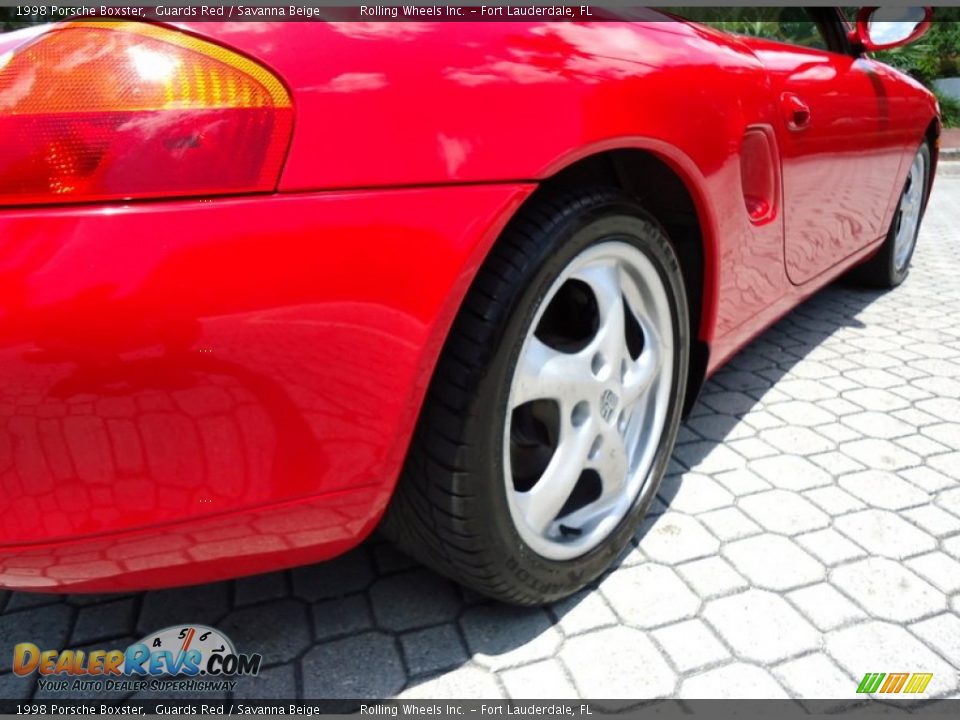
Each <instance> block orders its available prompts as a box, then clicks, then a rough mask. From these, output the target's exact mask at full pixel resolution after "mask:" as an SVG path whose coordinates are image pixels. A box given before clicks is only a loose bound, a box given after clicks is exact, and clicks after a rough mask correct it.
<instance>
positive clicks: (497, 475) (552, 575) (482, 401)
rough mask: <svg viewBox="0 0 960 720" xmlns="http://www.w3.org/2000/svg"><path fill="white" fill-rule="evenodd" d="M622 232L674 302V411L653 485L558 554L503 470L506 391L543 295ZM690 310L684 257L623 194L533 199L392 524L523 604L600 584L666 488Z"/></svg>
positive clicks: (439, 383) (501, 248)
mask: <svg viewBox="0 0 960 720" xmlns="http://www.w3.org/2000/svg"><path fill="white" fill-rule="evenodd" d="M612 238H616V239H618V240H621V241H624V242H627V243H629V244H631V245H633V246H635V247H636V248H638V249H639V250H640V251H641V252H642V253H644V255H645V256H646V257H647V258H648V259H650V260H651V261H652V262H653V264H654V265H655V267H656V270H657V273H658V275H659V276H660V277H661V279H662V280H663V284H664V285H665V286H666V289H667V294H668V295H669V299H670V302H671V303H672V308H671V314H672V323H673V332H674V335H673V337H674V338H676V342H675V343H674V345H675V348H674V353H673V356H674V362H673V372H672V376H673V377H672V391H671V393H670V401H669V405H670V407H669V408H668V410H667V413H666V420H665V426H664V429H663V431H662V435H661V438H660V442H659V445H658V446H657V449H656V454H655V455H654V460H653V464H652V468H651V470H650V472H649V474H648V475H647V479H646V482H645V484H644V486H643V488H642V490H641V491H640V493H639V495H638V497H637V498H636V500H635V501H634V504H633V505H632V506H631V508H630V510H629V512H628V513H627V514H626V516H625V517H624V518H623V519H622V520H621V521H620V523H619V524H618V525H617V526H616V527H615V529H614V530H613V532H611V534H610V535H609V536H607V537H606V539H605V540H604V541H603V542H602V543H601V544H600V545H599V546H597V547H595V548H593V549H592V550H590V551H589V552H587V553H586V554H583V555H581V556H579V557H576V558H574V559H571V560H563V561H556V560H549V559H546V558H545V557H543V556H541V555H539V554H537V553H536V552H534V551H533V550H532V549H531V548H530V547H529V546H528V545H527V544H526V543H525V542H524V541H523V540H522V539H521V537H520V535H519V534H518V532H517V529H516V527H515V526H514V523H513V521H512V519H511V516H510V512H509V508H508V505H507V499H506V496H507V492H506V489H505V483H504V480H503V476H504V468H503V462H502V459H501V458H502V447H503V446H502V443H503V434H502V433H503V428H504V422H505V413H506V408H507V396H508V394H509V388H510V382H511V378H512V376H513V370H514V366H515V363H516V359H517V356H518V353H519V350H520V347H521V345H522V342H523V339H524V337H526V334H527V332H528V330H529V329H530V326H531V323H532V321H533V317H534V314H535V312H536V310H537V307H538V305H539V304H540V302H541V301H542V299H543V298H544V296H545V294H546V293H547V292H548V290H549V288H550V287H551V284H552V283H553V281H554V279H555V278H557V277H558V276H559V274H560V273H561V272H562V270H563V268H564V267H566V266H567V265H568V264H569V263H570V262H571V259H572V258H574V257H576V256H577V255H578V253H580V252H581V251H583V250H584V249H585V248H587V247H590V246H591V245H594V244H597V243H600V242H602V241H604V240H608V239H612ZM688 356H689V320H688V310H687V300H686V293H685V289H684V285H683V279H682V276H681V270H680V265H679V262H678V260H677V256H676V253H675V252H674V249H673V247H672V246H671V243H670V241H669V239H668V237H667V235H666V233H665V232H664V230H663V228H662V227H661V226H660V225H659V224H658V223H657V221H656V220H655V219H654V218H653V217H652V216H651V215H650V214H649V213H648V212H646V211H645V210H644V209H643V208H642V207H641V206H640V205H638V204H637V203H636V202H635V201H634V200H632V199H630V198H629V197H627V196H625V195H624V194H623V193H621V192H619V191H616V190H606V189H600V190H594V191H590V192H580V193H575V194H567V195H563V196H560V197H549V196H546V195H543V196H540V197H538V198H536V199H535V200H534V201H533V202H531V203H528V205H527V207H526V208H524V209H523V210H521V212H520V213H519V214H518V216H517V217H516V218H515V219H514V220H513V221H511V223H510V225H509V227H508V228H507V229H506V230H505V231H504V233H503V235H502V236H501V237H500V239H499V240H498V241H497V243H496V245H495V247H494V248H493V249H492V250H491V253H490V255H489V257H488V258H487V260H486V261H485V263H484V264H483V266H482V268H481V269H480V271H479V273H478V275H477V277H476V279H475V281H474V283H473V285H472V287H471V289H470V291H469V293H468V295H467V297H466V299H465V301H464V304H463V307H462V308H461V310H460V312H459V315H458V316H457V318H456V320H455V322H454V325H453V328H452V329H451V332H450V335H449V337H448V339H447V342H446V345H445V347H444V349H443V352H442V354H441V357H440V360H439V363H438V366H437V368H436V371H435V374H434V377H433V380H432V382H431V385H430V388H429V390H428V393H427V397H426V400H425V404H424V407H423V410H422V412H421V416H420V418H419V421H418V425H417V428H416V430H415V434H414V437H413V440H412V442H411V447H410V449H409V452H408V456H407V459H406V463H405V467H404V470H403V473H402V476H401V478H400V481H399V484H398V487H397V490H396V493H395V495H394V497H393V499H392V501H391V504H390V506H389V508H388V511H387V514H386V516H385V518H384V521H383V525H382V529H383V531H384V534H385V535H386V536H387V537H389V538H390V539H392V540H393V541H394V542H395V543H396V544H397V545H398V546H399V547H400V549H401V550H403V551H405V552H406V553H408V554H409V555H411V556H413V557H415V558H416V559H418V560H420V561H421V562H423V563H424V564H426V565H428V566H429V567H431V568H433V569H434V570H436V571H438V572H440V573H442V574H444V575H447V576H448V577H451V578H453V579H454V580H456V581H458V582H460V583H462V584H463V585H466V586H468V587H470V588H472V589H474V590H476V591H478V592H480V593H482V594H484V595H487V596H490V597H492V598H495V599H498V600H501V601H505V602H508V603H513V604H518V605H539V604H544V603H548V602H551V601H554V600H557V599H560V598H563V597H565V596H567V595H570V594H571V593H574V592H576V591H577V590H579V589H581V588H582V587H584V586H585V585H587V584H588V583H590V582H591V581H593V580H595V579H596V578H597V577H598V576H599V575H600V574H602V573H603V572H604V570H606V569H607V568H608V567H609V565H610V564H611V563H612V562H613V560H614V559H615V558H616V557H617V556H618V555H619V554H620V553H621V551H622V550H623V548H624V547H625V546H626V545H627V543H628V542H629V541H630V539H631V537H632V536H633V534H634V533H635V531H636V528H637V526H638V525H639V522H640V520H641V519H642V518H643V516H644V515H645V513H646V510H647V508H648V506H649V505H650V502H651V501H652V499H653V498H654V496H655V494H656V490H657V487H658V486H659V484H660V480H661V478H662V476H663V473H664V470H665V468H666V466H667V463H668V461H669V459H670V455H671V452H672V449H673V445H674V442H675V440H676V434H677V429H678V426H679V423H680V417H681V410H682V405H683V397H684V392H685V389H686V381H687V365H688Z"/></svg>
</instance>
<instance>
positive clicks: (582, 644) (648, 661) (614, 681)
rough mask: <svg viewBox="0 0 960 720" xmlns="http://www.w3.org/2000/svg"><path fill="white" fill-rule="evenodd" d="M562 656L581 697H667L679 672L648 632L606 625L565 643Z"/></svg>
mask: <svg viewBox="0 0 960 720" xmlns="http://www.w3.org/2000/svg"><path fill="white" fill-rule="evenodd" d="M560 659H561V660H562V661H563V664H564V665H566V667H567V669H568V670H569V671H570V675H571V676H572V677H573V682H574V684H575V685H576V686H577V690H579V691H580V695H581V697H587V698H597V699H616V698H628V699H633V698H637V697H642V698H653V697H665V696H667V695H670V694H672V693H673V690H674V686H675V685H676V675H675V674H674V672H673V670H671V669H670V666H669V665H668V664H667V661H666V660H665V659H664V657H663V655H662V654H661V653H660V651H659V650H658V649H657V648H656V646H655V645H654V644H653V642H651V640H650V639H649V638H648V637H647V635H646V634H644V633H642V632H640V631H639V630H633V629H629V628H622V629H620V628H616V629H615V628H606V629H603V630H597V632H595V633H589V634H587V635H580V636H578V637H575V638H572V639H571V640H568V641H567V642H566V643H564V646H563V649H562V650H561V651H560Z"/></svg>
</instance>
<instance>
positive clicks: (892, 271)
mask: <svg viewBox="0 0 960 720" xmlns="http://www.w3.org/2000/svg"><path fill="white" fill-rule="evenodd" d="M929 175H930V148H929V146H928V145H927V143H923V144H922V145H921V146H920V149H919V150H917V154H916V155H914V157H913V162H912V163H911V165H910V172H909V174H908V175H907V181H906V183H905V184H904V187H903V191H902V192H901V193H900V199H899V201H898V204H897V210H896V212H895V213H894V214H893V221H892V223H891V224H890V229H889V230H888V231H887V238H886V240H885V241H884V243H883V245H882V246H881V248H880V251H879V252H878V253H877V254H876V255H874V256H873V257H872V258H870V259H869V260H867V261H866V262H865V263H863V264H862V265H860V266H859V267H857V268H854V269H853V271H852V272H851V273H850V279H851V280H853V281H854V282H856V283H859V284H861V285H867V286H869V287H877V288H894V287H897V285H899V284H900V283H902V282H903V281H904V280H906V279H907V275H908V274H909V272H910V261H911V260H912V259H913V251H914V250H915V249H916V247H917V235H918V234H919V232H920V221H921V219H922V218H923V208H924V205H925V204H926V200H927V192H928V190H929V185H930V181H929Z"/></svg>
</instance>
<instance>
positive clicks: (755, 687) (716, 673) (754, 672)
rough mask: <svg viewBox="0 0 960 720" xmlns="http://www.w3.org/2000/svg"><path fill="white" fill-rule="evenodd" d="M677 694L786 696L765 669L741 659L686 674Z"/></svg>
mask: <svg viewBox="0 0 960 720" xmlns="http://www.w3.org/2000/svg"><path fill="white" fill-rule="evenodd" d="M678 696H679V697H681V698H685V699H688V700H729V699H734V700H735V699H743V700H750V699H756V700H764V699H780V698H788V697H790V696H789V695H788V694H787V692H786V691H785V690H784V689H783V687H782V686H781V685H780V683H778V682H777V680H776V678H775V677H774V676H773V675H772V674H771V673H770V672H769V671H768V670H765V669H764V668H762V667H758V666H756V665H751V664H749V663H741V662H738V663H732V664H730V665H724V666H723V667H719V668H715V669H713V670H707V671H706V672H703V673H700V674H698V675H693V676H692V677H689V678H687V679H686V680H684V681H683V684H682V685H681V686H680V692H679V694H678Z"/></svg>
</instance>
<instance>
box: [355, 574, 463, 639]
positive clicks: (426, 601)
mask: <svg viewBox="0 0 960 720" xmlns="http://www.w3.org/2000/svg"><path fill="white" fill-rule="evenodd" d="M370 602H371V604H372V605H373V615H374V618H376V621H377V624H378V625H379V626H380V627H381V628H383V629H385V630H410V629H412V628H417V627H425V626H427V625H436V624H438V623H442V622H447V621H449V620H453V619H454V618H455V617H456V616H457V612H458V611H459V609H460V599H459V595H458V593H457V592H456V589H455V588H454V586H453V584H452V583H451V582H450V581H449V580H447V579H446V578H442V577H440V576H439V575H437V574H436V573H434V572H431V571H429V570H424V569H417V570H410V571H407V572H404V573H402V574H400V575H391V576H388V577H385V578H381V579H379V580H377V581H376V582H375V583H374V584H373V585H372V586H371V587H370Z"/></svg>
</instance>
